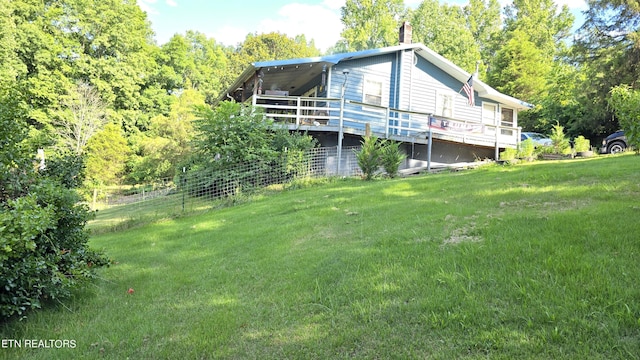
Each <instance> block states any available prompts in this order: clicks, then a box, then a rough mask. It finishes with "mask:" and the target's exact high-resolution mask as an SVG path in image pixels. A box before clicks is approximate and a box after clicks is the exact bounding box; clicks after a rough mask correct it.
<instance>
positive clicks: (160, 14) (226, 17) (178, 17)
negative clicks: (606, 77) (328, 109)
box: [138, 0, 586, 51]
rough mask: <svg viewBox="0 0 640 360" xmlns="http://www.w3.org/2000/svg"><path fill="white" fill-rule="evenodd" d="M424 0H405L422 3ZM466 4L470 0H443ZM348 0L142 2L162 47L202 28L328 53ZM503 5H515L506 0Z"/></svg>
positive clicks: (576, 9) (229, 37) (229, 38)
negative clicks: (284, 40)
mask: <svg viewBox="0 0 640 360" xmlns="http://www.w3.org/2000/svg"><path fill="white" fill-rule="evenodd" d="M421 1H422V0H405V1H404V4H405V6H408V7H413V8H415V7H417V6H418V4H419V3H420V2H421ZM441 2H445V3H449V4H457V5H460V6H464V5H465V4H467V3H468V1H467V0H441ZM344 3H345V0H138V5H139V6H140V8H141V9H142V10H143V11H145V12H146V13H147V18H148V19H149V21H150V22H151V27H152V28H153V31H154V32H155V34H156V36H155V39H156V42H157V43H158V44H159V45H162V44H164V43H166V42H167V41H168V40H169V39H170V38H171V37H172V36H173V35H174V34H176V33H178V34H184V33H186V31H187V30H194V31H199V32H201V33H203V34H205V35H206V36H207V37H209V38H213V39H215V40H216V41H217V42H219V43H222V44H224V45H229V46H236V45H237V44H239V43H241V42H242V41H244V39H245V38H246V36H247V34H249V33H258V34H260V33H269V32H280V33H283V34H286V35H287V36H289V37H292V38H293V37H295V36H296V35H300V34H304V35H305V37H306V39H307V41H310V40H311V39H313V40H314V42H315V45H316V47H317V48H319V49H320V50H322V51H325V50H327V48H329V47H331V46H333V45H334V44H335V43H336V42H337V41H338V40H339V39H340V33H341V32H342V23H341V22H340V8H341V7H342V6H343V5H344ZM500 3H501V4H502V6H504V5H506V4H507V3H510V1H508V0H500ZM556 3H557V4H558V5H559V6H560V5H567V6H569V8H570V9H571V10H572V12H573V13H574V15H575V16H576V27H577V26H580V25H581V24H582V23H581V19H582V16H581V13H580V11H581V10H585V9H586V4H585V1H584V0H556Z"/></svg>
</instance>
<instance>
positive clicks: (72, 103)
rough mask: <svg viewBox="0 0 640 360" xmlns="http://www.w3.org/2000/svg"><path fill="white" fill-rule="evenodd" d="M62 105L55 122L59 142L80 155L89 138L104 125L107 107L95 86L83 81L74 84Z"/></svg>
mask: <svg viewBox="0 0 640 360" xmlns="http://www.w3.org/2000/svg"><path fill="white" fill-rule="evenodd" d="M62 105H63V106H64V110H63V111H61V112H60V119H59V120H58V121H57V123H56V125H57V129H56V130H57V133H58V135H59V137H60V139H61V143H62V144H63V146H64V147H65V148H66V149H67V150H70V151H71V152H72V153H74V154H76V155H82V153H83V152H84V150H85V147H86V146H87V142H88V141H89V139H90V138H91V137H92V136H93V135H94V134H95V133H97V132H98V131H100V130H102V128H103V127H104V125H106V123H107V121H108V120H107V117H106V115H107V107H106V105H105V103H104V102H103V101H102V99H101V98H100V95H99V94H98V92H97V91H96V90H95V88H94V87H93V86H91V85H89V84H87V83H83V82H80V83H78V84H77V85H76V89H75V91H74V93H73V94H71V95H70V96H68V97H67V98H66V99H65V100H63V102H62Z"/></svg>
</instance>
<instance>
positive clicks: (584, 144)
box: [574, 135, 591, 152]
mask: <svg viewBox="0 0 640 360" xmlns="http://www.w3.org/2000/svg"><path fill="white" fill-rule="evenodd" d="M574 148H575V151H576V152H582V151H589V150H591V142H590V141H589V139H585V137H584V136H582V135H580V136H578V137H577V138H576V139H575V140H574Z"/></svg>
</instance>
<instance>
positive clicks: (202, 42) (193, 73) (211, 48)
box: [158, 31, 229, 103]
mask: <svg viewBox="0 0 640 360" xmlns="http://www.w3.org/2000/svg"><path fill="white" fill-rule="evenodd" d="M158 63H159V65H160V66H161V67H163V70H162V71H163V73H164V75H163V77H164V78H165V79H166V89H167V90H169V91H170V92H175V91H180V90H183V89H195V90H198V91H200V92H201V93H202V94H204V96H205V100H206V102H207V103H212V102H213V101H214V100H215V99H216V97H217V96H218V94H219V93H220V92H222V90H224V89H223V86H224V85H225V84H226V83H227V82H229V80H228V79H227V77H228V75H227V74H226V70H227V67H228V63H227V56H226V54H225V53H224V47H223V46H221V45H218V44H217V43H216V41H215V40H214V39H209V38H207V37H206V36H205V35H204V34H202V33H199V32H195V31H187V33H186V34H185V36H182V35H179V34H176V35H174V36H173V37H172V38H171V39H170V40H169V41H168V42H167V43H166V44H164V45H163V46H162V48H161V55H160V56H159V59H158Z"/></svg>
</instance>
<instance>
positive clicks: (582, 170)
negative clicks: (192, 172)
mask: <svg viewBox="0 0 640 360" xmlns="http://www.w3.org/2000/svg"><path fill="white" fill-rule="evenodd" d="M639 218H640V158H638V157H637V156H633V155H622V156H608V157H599V158H595V159H585V160H571V161H556V162H544V163H541V162H539V163H533V164H523V165H517V166H505V167H501V166H488V167H483V168H480V169H477V170H472V171H465V172H457V173H446V174H445V173H441V174H435V175H433V174H432V175H426V176H418V177H411V178H405V179H395V180H378V181H374V182H364V181H361V180H357V179H346V180H337V181H334V182H329V183H327V184H322V185H318V186H312V187H307V188H302V189H296V190H290V191H283V192H280V193H278V194H275V195H270V196H263V197H258V198H255V199H253V200H251V201H249V202H246V203H243V204H240V205H238V206H235V207H231V208H223V209H216V210H213V211H209V212H206V213H201V214H198V215H196V216H191V217H181V218H175V219H167V220H164V221H159V222H156V223H152V224H148V225H143V226H140V227H136V228H132V229H128V230H126V231H121V232H112V233H105V234H101V235H97V236H94V237H93V239H92V242H91V243H92V246H93V247H96V248H105V249H106V251H107V253H108V254H109V256H111V257H112V258H113V259H114V260H115V261H117V262H118V263H117V264H116V265H113V266H112V267H110V268H108V269H105V270H104V271H101V274H100V275H101V277H102V280H101V281H99V282H97V283H96V284H95V286H93V287H90V288H88V289H86V290H85V291H84V292H82V293H79V294H78V295H77V296H76V297H75V298H74V299H73V300H71V301H66V302H65V303H64V306H62V305H57V306H50V307H48V308H47V309H44V310H42V311H39V312H36V313H32V314H30V316H29V318H28V319H27V320H24V321H21V322H20V321H12V322H9V323H5V324H3V325H2V326H1V327H0V337H2V338H3V339H73V340H75V342H76V344H77V345H76V347H75V348H74V349H24V348H23V349H0V357H3V358H10V357H21V358H33V359H56V358H59V359H66V358H105V359H123V358H132V359H133V358H136V359H169V358H184V359H196V358H198V359H219V358H225V359H237V358H241V359H244V358H250V359H254V358H255V359H285V358H291V359H296V358H304V359H308V358H317V359H329V358H331V359H343V358H344V359H347V358H361V359H372V358H381V359H408V358H419V359H423V358H430V359H486V358H491V359H514V358H517V359H541V358H562V359H586V358H588V359H638V358H640V355H639V354H640V301H639V300H640V287H638V279H640V261H638V258H639V255H640V241H639V240H638V239H640V236H639V235H640V222H639V221H638V219H639ZM129 288H133V289H134V290H135V292H134V293H133V294H128V293H127V289H129Z"/></svg>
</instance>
